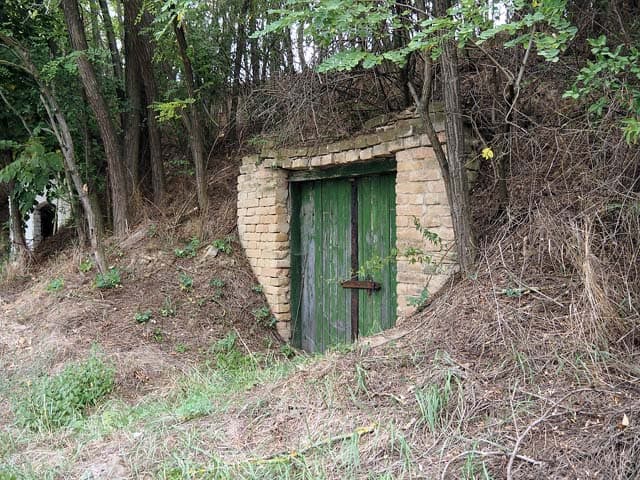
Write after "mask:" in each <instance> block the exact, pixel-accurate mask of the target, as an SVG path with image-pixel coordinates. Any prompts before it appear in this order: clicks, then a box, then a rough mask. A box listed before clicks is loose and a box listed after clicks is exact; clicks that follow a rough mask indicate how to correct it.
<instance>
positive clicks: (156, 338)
mask: <svg viewBox="0 0 640 480" xmlns="http://www.w3.org/2000/svg"><path fill="white" fill-rule="evenodd" d="M153 340H154V341H156V342H158V343H162V341H163V340H164V334H163V333H162V330H160V329H159V328H156V329H155V330H154V331H153Z"/></svg>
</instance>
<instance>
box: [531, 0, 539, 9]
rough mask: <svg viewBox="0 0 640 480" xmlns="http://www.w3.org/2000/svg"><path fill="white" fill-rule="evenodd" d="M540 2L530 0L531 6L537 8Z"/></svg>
mask: <svg viewBox="0 0 640 480" xmlns="http://www.w3.org/2000/svg"><path fill="white" fill-rule="evenodd" d="M540 3H541V2H540V0H532V1H531V6H532V7H533V8H538V7H539V6H540Z"/></svg>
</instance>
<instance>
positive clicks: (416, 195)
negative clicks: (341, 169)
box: [238, 118, 456, 339]
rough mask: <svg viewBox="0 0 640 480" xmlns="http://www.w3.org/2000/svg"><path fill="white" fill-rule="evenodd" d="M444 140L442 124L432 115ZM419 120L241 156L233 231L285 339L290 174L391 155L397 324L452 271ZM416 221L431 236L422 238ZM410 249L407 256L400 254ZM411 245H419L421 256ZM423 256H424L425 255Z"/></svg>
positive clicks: (435, 174) (445, 210) (442, 205)
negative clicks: (413, 302)
mask: <svg viewBox="0 0 640 480" xmlns="http://www.w3.org/2000/svg"><path fill="white" fill-rule="evenodd" d="M435 120H436V121H435V125H434V126H435V127H436V130H437V131H438V132H439V133H438V136H439V138H440V139H441V141H443V142H444V132H443V123H442V122H441V121H439V120H440V119H438V118H436V119H435ZM420 125H421V122H420V121H419V120H418V119H415V118H405V119H401V120H398V121H397V122H396V123H394V124H391V125H386V126H383V127H380V128H378V129H377V130H376V131H375V133H370V134H366V135H360V136H357V137H354V138H351V139H348V140H344V141H341V142H336V143H332V144H329V145H325V146H322V147H312V148H306V147H305V148H297V149H284V150H280V151H270V150H265V151H263V152H262V154H261V155H253V156H249V157H245V158H244V159H243V160H242V166H241V167H240V176H239V177H238V232H239V236H240V242H241V243H242V246H243V247H244V249H245V252H246V255H247V258H248V259H249V263H250V264H251V267H252V268H253V271H254V273H255V275H256V277H257V279H258V281H259V282H260V283H261V284H262V285H263V291H264V294H265V296H266V298H267V301H268V302H269V307H270V308H271V311H272V312H273V314H274V316H275V317H276V320H277V324H276V326H277V330H278V333H279V334H280V335H281V336H282V337H283V338H285V339H289V338H291V308H290V301H289V292H290V291H291V290H290V272H289V270H290V255H289V222H290V210H289V208H290V202H289V188H288V176H289V174H290V172H294V171H299V170H311V169H316V168H318V169H319V168H327V167H331V166H336V165H343V164H348V163H363V162H366V161H368V160H371V159H376V158H388V157H393V156H395V158H396V162H397V173H396V247H397V249H398V257H397V271H398V276H397V297H398V323H401V322H402V317H403V316H405V315H408V314H410V313H411V312H412V311H413V310H414V307H412V306H410V300H411V299H412V298H413V297H419V296H420V294H421V292H422V291H423V289H424V288H427V289H428V291H429V294H431V295H433V294H434V293H435V292H437V291H438V289H440V288H441V287H442V286H443V285H444V283H445V282H446V281H447V279H449V278H450V276H451V274H452V272H453V271H454V270H455V269H456V264H455V248H454V247H455V246H454V244H453V240H454V237H453V227H452V221H451V212H450V210H449V204H448V201H447V195H446V191H445V185H444V181H443V178H442V173H441V171H440V167H439V165H438V162H437V160H436V158H435V155H434V152H433V149H432V148H431V143H430V141H429V139H428V137H427V135H426V134H424V133H422V132H421V131H420ZM416 220H417V221H418V223H419V225H421V226H422V227H423V228H424V229H428V230H429V231H430V232H433V233H436V234H438V236H439V237H440V239H441V240H442V244H441V245H435V244H434V243H432V242H430V241H428V240H427V239H426V238H425V237H424V236H423V234H422V232H421V231H420V230H418V229H417V228H416ZM409 249H414V255H407V252H408V250H409ZM416 251H422V252H423V255H422V261H416V260H418V255H417V254H416V253H415V252H416ZM427 259H428V260H427Z"/></svg>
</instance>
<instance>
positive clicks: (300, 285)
mask: <svg viewBox="0 0 640 480" xmlns="http://www.w3.org/2000/svg"><path fill="white" fill-rule="evenodd" d="M291 194H292V207H293V208H292V225H291V262H292V282H291V308H292V316H293V325H294V341H295V342H296V343H297V345H298V346H299V347H301V348H303V349H305V350H307V351H312V352H315V351H320V352H321V351H324V350H325V349H326V348H327V347H329V346H331V345H335V344H341V343H349V342H352V341H353V340H355V339H356V338H357V337H358V336H360V335H370V334H373V333H376V332H379V331H381V330H383V329H386V328H390V327H392V326H393V325H394V324H395V318H396V307H397V305H396V304H397V300H396V259H395V242H396V228H395V217H396V214H395V210H396V208H395V207H396V206H395V174H394V173H392V172H385V173H377V174H369V175H360V176H358V175H351V176H347V177H342V178H327V179H316V180H307V181H298V182H292V183H291Z"/></svg>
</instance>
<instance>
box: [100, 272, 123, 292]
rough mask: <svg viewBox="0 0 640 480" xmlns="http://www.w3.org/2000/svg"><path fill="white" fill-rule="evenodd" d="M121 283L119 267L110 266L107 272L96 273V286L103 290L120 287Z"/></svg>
mask: <svg viewBox="0 0 640 480" xmlns="http://www.w3.org/2000/svg"><path fill="white" fill-rule="evenodd" d="M121 283H122V280H121V279H120V270H118V269H117V268H110V269H109V271H108V272H107V273H99V274H98V275H96V282H95V284H96V287H97V288H100V289H102V290H108V289H110V288H116V287H119V286H120V284H121Z"/></svg>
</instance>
